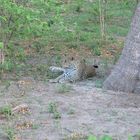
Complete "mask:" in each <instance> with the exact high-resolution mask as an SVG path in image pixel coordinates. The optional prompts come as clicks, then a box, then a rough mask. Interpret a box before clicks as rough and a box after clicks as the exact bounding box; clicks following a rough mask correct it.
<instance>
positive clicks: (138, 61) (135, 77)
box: [103, 3, 140, 93]
mask: <svg viewBox="0 0 140 140" xmlns="http://www.w3.org/2000/svg"><path fill="white" fill-rule="evenodd" d="M103 87H104V88H105V89H109V90H114V91H124V92H134V93H140V3H139V4H138V6H137V8H136V11H135V14H134V17H133V19H132V23H131V28H130V31H129V33H128V35H127V38H126V41H125V46H124V49H123V51H122V55H121V57H120V59H119V60H118V62H117V64H116V66H115V68H114V70H113V71H112V73H111V74H110V75H109V77H108V78H107V79H106V80H105V82H104V84H103Z"/></svg>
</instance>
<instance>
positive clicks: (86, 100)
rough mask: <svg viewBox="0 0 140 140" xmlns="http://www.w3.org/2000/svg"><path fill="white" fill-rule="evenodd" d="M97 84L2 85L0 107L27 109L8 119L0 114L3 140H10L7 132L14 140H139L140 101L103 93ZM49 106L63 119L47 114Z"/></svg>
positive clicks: (26, 82) (136, 97)
mask: <svg viewBox="0 0 140 140" xmlns="http://www.w3.org/2000/svg"><path fill="white" fill-rule="evenodd" d="M95 84H96V83H95V82H94V80H85V81H82V82H78V83H75V84H67V85H60V84H50V83H48V82H43V81H35V80H33V78H29V77H24V78H22V79H20V80H19V81H10V82H9V83H8V84H2V83H1V84H0V107H4V106H5V105H10V106H11V107H12V108H14V107H17V106H19V105H21V104H26V106H28V108H26V109H23V110H22V109H21V111H19V112H16V113H14V115H12V116H11V117H10V118H6V117H4V116H3V115H2V114H0V140H7V133H6V132H5V128H12V130H14V131H15V134H16V135H15V136H16V140H80V139H83V140H86V139H87V136H88V135H90V134H94V135H96V136H98V137H100V136H103V135H105V134H106V135H110V136H112V137H113V139H116V140H126V139H128V136H129V135H131V136H133V138H134V139H136V140H139V138H138V136H137V135H138V134H139V133H140V95H138V94H132V93H120V92H112V91H105V90H102V89H100V88H96V87H95ZM51 103H52V104H55V105H56V108H57V112H59V114H60V116H61V118H59V119H55V118H54V114H53V113H50V112H49V109H48V108H49V107H50V104H51Z"/></svg>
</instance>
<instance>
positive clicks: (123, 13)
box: [49, 0, 136, 47]
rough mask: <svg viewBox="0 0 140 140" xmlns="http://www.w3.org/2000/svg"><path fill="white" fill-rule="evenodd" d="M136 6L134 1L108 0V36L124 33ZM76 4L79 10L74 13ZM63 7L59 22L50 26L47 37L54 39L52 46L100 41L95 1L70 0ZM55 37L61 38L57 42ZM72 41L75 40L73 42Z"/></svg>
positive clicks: (78, 44) (124, 34)
mask: <svg viewBox="0 0 140 140" xmlns="http://www.w3.org/2000/svg"><path fill="white" fill-rule="evenodd" d="M135 5H136V2H135V1H130V0H125V1H114V0H109V1H108V2H107V4H106V9H107V10H106V15H105V17H106V20H105V24H106V34H107V36H109V37H110V36H111V37H114V38H115V37H116V36H126V35H127V33H128V30H129V27H130V21H131V17H132V14H133V11H134V8H135ZM79 6H80V9H82V10H81V11H79V12H77V11H76V9H77V7H79ZM63 7H65V12H64V14H63V15H62V19H63V20H62V22H61V24H60V23H57V24H54V25H53V26H52V28H51V29H50V31H51V33H52V35H53V38H49V39H50V40H51V41H52V42H55V41H57V44H55V43H54V44H53V45H55V47H57V46H59V45H60V44H61V43H62V42H63V43H64V44H65V42H67V45H66V47H72V46H74V47H75V46H80V45H84V46H87V47H88V46H90V44H94V43H95V40H100V23H99V9H98V7H99V6H98V0H95V2H93V3H90V2H87V1H81V2H80V3H79V2H77V1H74V0H72V1H71V2H70V4H64V5H63ZM54 31H55V34H54ZM58 40H62V42H58ZM110 41H111V40H110ZM74 42H78V43H77V44H76V43H75V44H76V45H73V44H74ZM59 43H60V44H59ZM63 43H62V44H63Z"/></svg>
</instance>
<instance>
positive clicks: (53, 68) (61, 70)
mask: <svg viewBox="0 0 140 140" xmlns="http://www.w3.org/2000/svg"><path fill="white" fill-rule="evenodd" d="M49 70H50V71H51V72H65V69H64V68H61V67H55V66H51V67H49Z"/></svg>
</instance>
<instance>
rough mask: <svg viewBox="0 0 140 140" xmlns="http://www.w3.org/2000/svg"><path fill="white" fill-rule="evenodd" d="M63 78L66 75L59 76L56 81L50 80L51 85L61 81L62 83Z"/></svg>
mask: <svg viewBox="0 0 140 140" xmlns="http://www.w3.org/2000/svg"><path fill="white" fill-rule="evenodd" d="M63 78H64V74H62V75H60V76H58V77H57V78H55V79H50V80H49V82H50V83H59V81H60V80H61V79H63Z"/></svg>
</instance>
